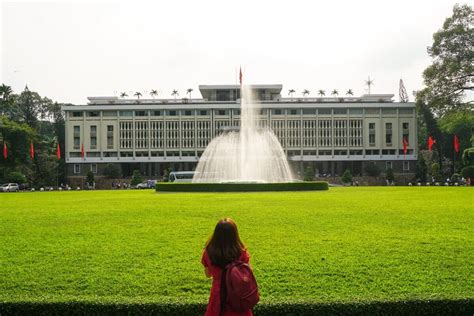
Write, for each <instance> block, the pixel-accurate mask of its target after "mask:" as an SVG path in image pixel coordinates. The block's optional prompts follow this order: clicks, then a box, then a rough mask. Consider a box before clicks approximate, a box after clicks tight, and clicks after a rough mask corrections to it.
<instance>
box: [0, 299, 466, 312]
mask: <svg viewBox="0 0 474 316" xmlns="http://www.w3.org/2000/svg"><path fill="white" fill-rule="evenodd" d="M205 310H206V304H204V303H129V304H127V303H116V304H112V303H109V304H107V303H98V302H97V303H96V302H54V303H53V302H51V303H47V302H14V303H8V302H0V312H2V315H4V314H5V315H66V314H67V315H87V314H93V315H117V314H118V315H170V316H174V315H183V316H186V315H203V314H204V312H205ZM472 310H474V300H473V299H464V300H462V299H458V300H448V299H438V300H411V301H380V302H368V303H364V302H350V303H339V302H334V303H317V302H316V303H300V302H279V303H273V304H265V303H260V304H258V305H257V306H256V307H255V309H254V312H255V315H258V316H266V315H272V316H280V315H302V316H304V315H471V314H472Z"/></svg>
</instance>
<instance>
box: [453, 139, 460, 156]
mask: <svg viewBox="0 0 474 316" xmlns="http://www.w3.org/2000/svg"><path fill="white" fill-rule="evenodd" d="M454 151H455V152H456V153H458V152H459V138H458V135H454Z"/></svg>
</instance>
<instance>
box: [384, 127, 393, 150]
mask: <svg viewBox="0 0 474 316" xmlns="http://www.w3.org/2000/svg"><path fill="white" fill-rule="evenodd" d="M385 144H386V145H387V146H392V123H385Z"/></svg>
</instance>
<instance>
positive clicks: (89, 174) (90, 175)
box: [86, 170, 95, 188]
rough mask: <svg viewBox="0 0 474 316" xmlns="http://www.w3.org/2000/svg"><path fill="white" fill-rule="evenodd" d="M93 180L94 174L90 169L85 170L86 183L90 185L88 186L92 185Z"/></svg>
mask: <svg viewBox="0 0 474 316" xmlns="http://www.w3.org/2000/svg"><path fill="white" fill-rule="evenodd" d="M94 182H95V179H94V174H93V173H92V171H90V170H89V171H88V172H87V176H86V183H87V184H88V185H89V186H90V187H92V188H93V187H94Z"/></svg>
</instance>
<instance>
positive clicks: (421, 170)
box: [415, 155, 428, 182]
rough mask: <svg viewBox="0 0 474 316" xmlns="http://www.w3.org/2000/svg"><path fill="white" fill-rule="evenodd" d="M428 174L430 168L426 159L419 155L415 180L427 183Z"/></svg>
mask: <svg viewBox="0 0 474 316" xmlns="http://www.w3.org/2000/svg"><path fill="white" fill-rule="evenodd" d="M427 173H428V167H427V166H426V162H425V158H423V155H419V156H418V161H417V162H416V173H415V178H416V179H417V180H420V181H421V182H426V174H427Z"/></svg>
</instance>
